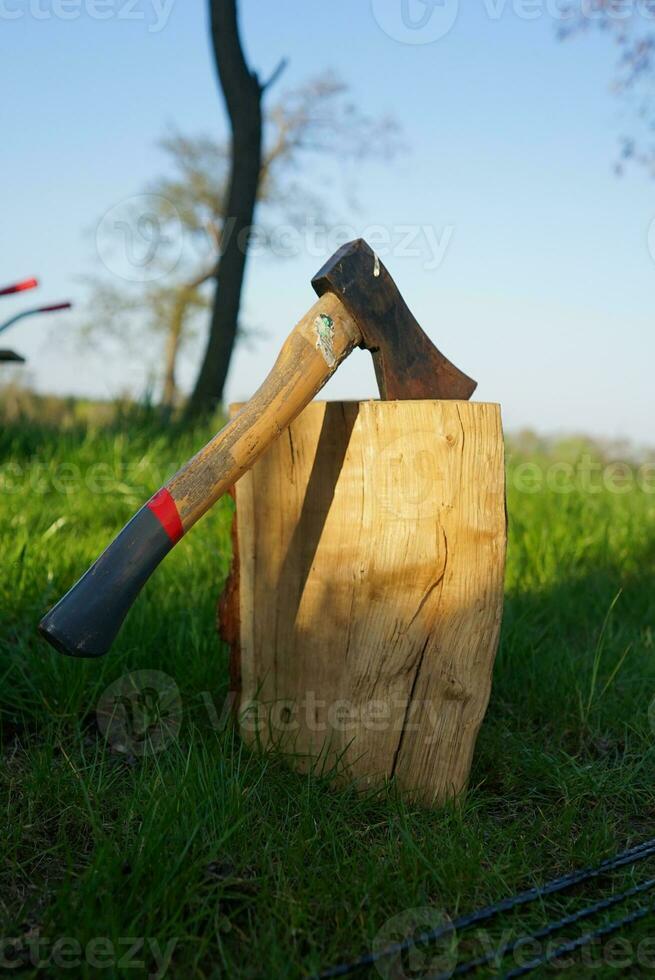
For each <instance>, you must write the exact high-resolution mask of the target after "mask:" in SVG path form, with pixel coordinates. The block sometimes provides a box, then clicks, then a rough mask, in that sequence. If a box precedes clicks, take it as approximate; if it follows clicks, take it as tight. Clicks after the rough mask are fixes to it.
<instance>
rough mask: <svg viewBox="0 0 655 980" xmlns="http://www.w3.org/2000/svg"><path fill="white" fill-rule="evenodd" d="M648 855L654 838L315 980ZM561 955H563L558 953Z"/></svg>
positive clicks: (372, 961) (326, 978)
mask: <svg viewBox="0 0 655 980" xmlns="http://www.w3.org/2000/svg"><path fill="white" fill-rule="evenodd" d="M652 856H655V838H653V839H651V840H649V841H645V842H644V843H642V844H638V845H636V846H635V847H631V848H628V849H627V850H625V851H621V852H620V853H619V854H616V855H614V857H611V858H605V860H604V861H601V863H600V864H598V865H595V866H594V867H589V868H583V869H582V870H580V871H571V872H569V873H568V874H566V875H562V876H561V877H559V878H554V879H553V880H552V881H549V882H547V883H546V884H545V885H537V886H535V887H534V888H528V889H527V890H526V891H523V892H519V893H518V894H516V895H512V896H511V897H509V898H504V899H502V900H501V901H500V902H496V903H495V904H493V905H487V906H485V907H484V908H481V909H477V910H476V911H474V912H470V913H469V914H468V915H462V916H460V917H459V918H458V919H455V920H453V921H452V922H448V923H446V924H445V925H443V926H440V927H439V928H438V929H433V930H430V931H429V932H425V933H422V934H421V935H420V936H418V937H417V938H416V939H405V940H403V942H400V943H395V944H393V945H391V946H388V947H387V948H386V949H382V950H379V951H378V952H375V953H366V954H365V955H364V956H360V957H358V959H356V960H352V961H351V962H345V963H339V964H337V965H336V966H332V967H329V968H328V969H326V970H323V971H322V972H321V973H319V974H317V975H316V977H315V980H331V978H332V977H345V976H350V975H351V974H353V973H356V972H357V971H359V970H363V969H364V968H365V967H368V966H373V965H374V964H375V963H379V962H380V960H383V959H386V958H387V957H389V956H395V955H397V954H398V953H404V952H407V951H408V950H410V949H412V948H413V947H414V946H423V945H428V944H431V943H435V942H437V941H438V940H439V939H441V938H443V937H444V936H448V935H451V934H452V933H453V932H456V931H458V930H464V929H470V928H471V926H475V925H477V924H478V923H480V922H487V921H489V919H492V918H494V917H495V916H497V915H499V914H500V913H501V912H510V911H511V910H512V909H515V908H518V907H519V906H523V905H528V904H529V903H530V902H534V901H536V900H537V899H540V898H546V897H547V896H548V895H554V894H556V893H557V892H562V891H566V890H567V889H568V888H573V887H574V886H575V885H580V884H582V883H583V882H585V881H591V880H593V879H594V878H599V877H601V876H602V875H605V874H607V873H608V872H610V871H615V870H617V869H618V868H622V867H626V866H627V865H630V864H636V863H637V862H638V861H643V860H645V859H646V858H648V857H652ZM561 955H565V954H564V953H562V954H561Z"/></svg>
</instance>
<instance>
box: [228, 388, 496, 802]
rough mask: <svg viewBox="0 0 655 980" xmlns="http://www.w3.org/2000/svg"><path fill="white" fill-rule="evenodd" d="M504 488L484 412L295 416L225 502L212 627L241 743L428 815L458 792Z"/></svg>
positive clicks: (478, 692) (486, 689) (377, 406)
mask: <svg viewBox="0 0 655 980" xmlns="http://www.w3.org/2000/svg"><path fill="white" fill-rule="evenodd" d="M504 489H505V484H504V452H503V436H502V428H501V420H500V410H499V408H498V406H497V405H490V404H480V403H470V402H465V401H462V402H459V401H393V402H377V401H371V402H361V403H357V402H346V403H326V402H313V403H312V404H311V405H309V406H308V407H307V408H306V409H305V411H304V412H303V413H302V414H301V415H300V416H299V417H298V418H297V419H296V420H295V421H294V422H293V423H292V425H291V426H290V428H289V429H288V432H287V433H286V435H285V436H283V437H282V438H281V439H279V440H277V441H276V442H274V443H273V444H272V445H271V446H270V448H269V449H268V450H267V452H266V453H265V454H264V455H263V456H262V457H261V458H260V460H259V461H258V462H257V463H256V464H255V466H254V468H253V469H252V470H251V471H250V472H248V473H247V474H246V475H245V476H244V477H243V478H242V479H241V480H240V482H239V483H238V484H237V486H236V489H235V499H236V521H237V525H238V542H239V547H238V554H237V556H236V559H235V567H234V569H233V579H232V582H231V587H230V590H229V591H228V593H227V599H226V600H225V601H224V603H223V608H222V614H221V621H222V623H223V626H224V629H225V631H226V632H227V634H229V635H227V636H226V639H228V640H229V641H230V642H231V644H232V649H233V663H234V662H235V661H236V667H235V670H234V676H235V677H236V676H239V677H240V685H241V690H240V697H239V718H240V721H239V723H240V728H241V731H242V734H243V736H244V737H245V738H246V740H247V741H249V742H251V743H252V742H255V743H260V744H262V745H263V746H264V747H270V746H273V745H274V746H277V747H278V748H280V749H281V750H282V751H283V752H285V753H286V754H288V755H289V758H290V759H291V760H292V762H293V764H294V765H296V766H297V767H298V768H300V769H306V768H307V767H309V766H316V765H317V760H318V765H319V766H321V767H327V768H328V769H332V767H336V770H338V773H339V778H341V779H354V780H356V781H357V782H358V783H359V784H360V785H363V786H368V785H371V784H377V783H379V782H381V781H384V780H386V779H388V778H390V777H392V776H393V777H395V778H396V780H397V782H398V784H399V785H400V787H401V788H402V789H404V790H405V791H407V792H408V793H410V794H411V795H413V796H415V797H416V798H418V799H420V800H422V801H423V802H424V803H426V804H428V805H431V804H433V803H436V802H440V801H442V800H444V799H445V798H447V797H449V796H452V795H453V794H456V793H458V792H459V791H461V790H462V788H463V787H464V786H465V784H466V781H467V778H468V774H469V769H470V765H471V759H472V755H473V750H474V746H475V740H476V736H477V732H478V729H479V727H480V724H481V722H482V718H483V716H484V712H485V710H486V707H487V703H488V699H489V694H490V688H491V672H492V667H493V662H494V657H495V654H496V648H497V644H498V636H499V629H500V622H501V615H502V601H503V574H504V563H505V547H506V517H505V495H504ZM336 770H335V771H336Z"/></svg>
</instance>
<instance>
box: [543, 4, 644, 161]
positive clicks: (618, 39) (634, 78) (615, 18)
mask: <svg viewBox="0 0 655 980" xmlns="http://www.w3.org/2000/svg"><path fill="white" fill-rule="evenodd" d="M654 25H655V0H641V2H640V3H639V4H626V2H625V0H578V2H576V3H572V4H570V5H569V6H568V7H567V8H566V11H565V14H564V20H563V22H562V26H561V28H560V31H559V34H560V37H561V38H562V39H563V40H567V39H569V38H571V37H575V36H578V35H580V34H584V33H588V32H590V31H592V30H597V31H601V32H602V33H604V34H606V35H608V36H609V37H611V39H612V41H613V42H614V43H615V45H616V46H617V48H618V53H619V57H618V62H617V67H616V74H615V78H614V83H613V89H614V92H615V93H616V95H617V96H619V97H620V98H622V99H623V100H624V101H625V103H626V105H628V106H629V107H630V109H631V114H632V115H633V118H634V119H635V121H636V123H637V127H638V128H641V130H642V133H641V135H634V134H633V135H629V136H628V135H624V136H622V137H621V150H620V156H619V160H618V162H617V165H616V169H617V172H618V173H622V172H623V169H624V167H625V165H626V164H627V163H628V162H629V161H635V162H638V163H640V164H642V165H644V166H645V167H646V168H647V169H648V170H649V171H650V173H651V175H652V176H655V138H654V137H653V135H652V134H653V131H654V130H655V125H654V124H655V104H654V101H653V88H652V83H653V70H654V68H655V63H654V57H655V33H654V32H653V26H654Z"/></svg>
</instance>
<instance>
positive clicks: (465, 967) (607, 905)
mask: <svg viewBox="0 0 655 980" xmlns="http://www.w3.org/2000/svg"><path fill="white" fill-rule="evenodd" d="M653 888H655V878H649V879H648V881H644V882H642V883H641V884H640V885H635V886H634V887H633V888H628V889H627V891H624V892H620V893H619V894H618V895H611V896H610V897H609V898H601V899H600V900H599V901H598V902H594V903H593V905H587V906H586V908H583V909H580V910H579V911H578V912H572V913H571V914H570V915H565V916H563V917H562V918H561V919H556V920H554V921H553V922H549V923H548V924H547V925H545V926H543V927H542V928H541V929H537V931H536V932H531V933H528V934H526V935H523V936H519V937H518V939H514V940H512V942H510V943H506V944H505V945H504V946H498V947H497V948H496V949H493V950H491V951H490V952H489V953H485V954H484V956H478V957H476V958H475V959H472V960H467V961H466V962H465V963H460V964H459V966H456V967H455V969H454V970H449V971H448V972H447V973H446V972H444V973H439V974H437V975H436V976H434V977H431V978H430V980H450V977H461V976H464V975H465V974H467V973H472V972H473V971H474V970H477V969H478V968H479V967H481V966H486V964H487V963H495V962H497V961H498V960H502V959H503V958H504V957H505V956H507V955H508V954H509V953H513V952H514V950H515V949H518V948H519V946H522V945H524V944H525V943H526V942H533V941H535V940H539V939H547V938H548V937H549V936H552V935H554V934H555V933H556V932H560V931H561V930H562V929H566V927H567V926H572V925H575V923H576V922H582V921H583V920H584V919H590V918H592V916H594V915H598V913H599V912H606V911H607V909H611V908H615V907H616V906H617V905H621V904H622V903H623V902H627V901H628V899H630V898H634V897H635V896H636V895H643V894H644V893H645V892H648V891H651V889H653ZM525 965H527V964H525Z"/></svg>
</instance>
